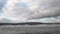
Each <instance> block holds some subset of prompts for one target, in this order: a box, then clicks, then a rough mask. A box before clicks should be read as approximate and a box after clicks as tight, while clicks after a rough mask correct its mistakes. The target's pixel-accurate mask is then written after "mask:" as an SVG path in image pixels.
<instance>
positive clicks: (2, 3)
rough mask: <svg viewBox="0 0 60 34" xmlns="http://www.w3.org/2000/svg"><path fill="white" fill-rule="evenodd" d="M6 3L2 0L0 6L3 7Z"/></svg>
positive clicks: (5, 0)
mask: <svg viewBox="0 0 60 34" xmlns="http://www.w3.org/2000/svg"><path fill="white" fill-rule="evenodd" d="M6 3H7V0H2V2H1V3H0V7H1V8H4V6H5V4H6Z"/></svg>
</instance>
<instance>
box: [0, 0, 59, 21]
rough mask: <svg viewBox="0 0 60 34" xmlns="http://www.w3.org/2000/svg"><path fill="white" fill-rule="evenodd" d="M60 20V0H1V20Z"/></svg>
mask: <svg viewBox="0 0 60 34" xmlns="http://www.w3.org/2000/svg"><path fill="white" fill-rule="evenodd" d="M2 18H4V19H8V20H12V21H18V22H21V21H27V20H29V21H37V22H60V0H0V20H2Z"/></svg>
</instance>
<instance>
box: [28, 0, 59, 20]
mask: <svg viewBox="0 0 60 34" xmlns="http://www.w3.org/2000/svg"><path fill="white" fill-rule="evenodd" d="M41 3H42V4H40V5H41V6H40V7H39V8H38V10H36V12H35V13H34V14H32V15H31V16H30V17H29V19H36V18H44V17H54V16H60V0H49V1H48V0H45V1H44V0H42V2H41Z"/></svg>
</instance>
